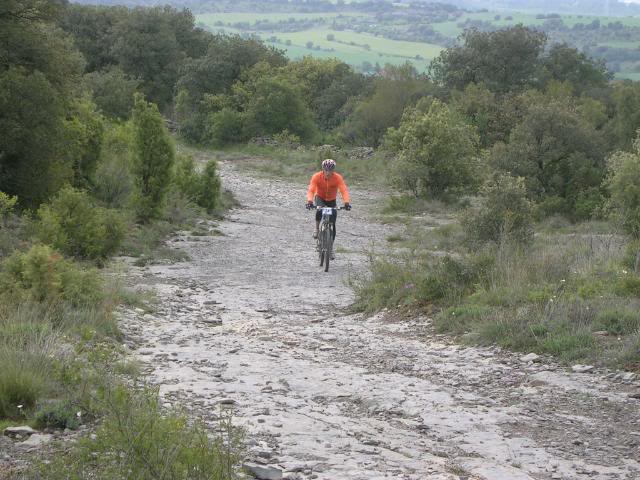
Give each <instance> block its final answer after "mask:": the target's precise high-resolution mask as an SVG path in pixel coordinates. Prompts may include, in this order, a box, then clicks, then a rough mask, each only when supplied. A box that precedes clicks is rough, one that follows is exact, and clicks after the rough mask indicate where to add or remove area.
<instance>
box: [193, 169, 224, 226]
mask: <svg viewBox="0 0 640 480" xmlns="http://www.w3.org/2000/svg"><path fill="white" fill-rule="evenodd" d="M220 186H221V185H220V177H219V176H218V172H217V163H216V161H215V160H209V161H208V162H207V164H206V165H205V166H204V171H203V172H202V176H201V178H200V192H199V195H198V205H200V206H201V207H202V208H204V209H206V210H207V212H209V213H211V212H212V211H213V210H215V209H216V208H217V207H218V206H219V205H220Z"/></svg>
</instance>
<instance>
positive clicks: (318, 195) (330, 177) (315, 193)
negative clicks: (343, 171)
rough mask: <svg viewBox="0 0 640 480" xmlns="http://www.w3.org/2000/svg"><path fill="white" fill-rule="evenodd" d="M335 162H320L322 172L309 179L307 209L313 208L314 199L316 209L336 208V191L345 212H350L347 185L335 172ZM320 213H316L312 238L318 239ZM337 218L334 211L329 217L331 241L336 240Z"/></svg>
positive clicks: (328, 159) (336, 212)
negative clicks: (331, 233) (340, 197)
mask: <svg viewBox="0 0 640 480" xmlns="http://www.w3.org/2000/svg"><path fill="white" fill-rule="evenodd" d="M335 170H336V162H335V160H332V159H330V158H327V159H326V160H324V161H323V162H322V171H320V172H318V173H315V174H314V175H313V176H312V177H311V181H310V182H309V190H307V209H309V210H310V209H312V208H314V205H313V200H314V198H315V201H316V205H317V206H318V207H332V208H336V206H337V198H338V190H340V195H342V201H344V208H345V210H351V203H350V202H351V199H350V197H349V190H348V189H347V184H346V183H344V179H343V178H342V175H340V174H339V173H337V172H336V171H335ZM321 217H322V212H321V211H320V210H317V211H316V230H315V232H314V234H313V238H318V231H319V229H320V219H321ZM337 217H338V211H337V210H334V212H333V215H332V216H331V223H332V224H333V239H334V240H335V238H336V218H337Z"/></svg>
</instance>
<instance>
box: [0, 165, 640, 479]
mask: <svg viewBox="0 0 640 480" xmlns="http://www.w3.org/2000/svg"><path fill="white" fill-rule="evenodd" d="M221 171H222V175H223V179H224V184H225V186H226V187H227V188H228V189H230V190H232V191H233V193H234V195H235V196H236V198H237V199H238V200H239V201H240V203H241V204H242V205H243V206H242V207H240V208H237V209H235V210H233V211H232V212H230V214H229V216H228V218H227V220H225V221H224V222H221V223H220V224H215V225H214V224H213V222H203V224H202V225H201V226H202V227H203V228H204V229H207V227H208V228H209V229H210V230H211V232H212V235H211V236H200V235H197V236H196V235H193V234H192V233H191V232H182V233H181V234H179V235H177V236H175V237H173V238H172V239H171V240H170V241H169V242H168V243H169V244H170V245H171V246H173V247H175V248H179V249H182V250H184V251H185V252H186V253H188V255H189V256H190V258H191V260H190V261H188V262H183V263H178V264H173V265H155V266H149V267H133V266H132V267H131V269H130V270H131V271H130V277H129V281H130V283H131V286H132V287H134V288H139V289H151V290H154V291H155V292H156V293H157V297H158V300H159V301H158V305H157V308H156V309H155V311H154V313H152V314H151V313H145V312H144V311H143V310H137V311H123V312H122V313H121V317H122V318H121V326H122V329H123V330H124V331H125V333H126V343H127V345H128V346H129V347H130V348H131V350H132V354H133V355H134V356H135V357H136V358H137V359H139V360H140V361H141V362H142V365H143V368H144V369H145V371H146V373H147V374H148V375H149V378H150V380H151V381H152V382H154V383H156V384H158V385H160V392H161V395H162V398H163V400H162V401H163V404H164V405H165V406H166V407H167V408H170V407H180V408H185V409H186V410H187V411H189V412H190V413H191V414H192V415H193V416H195V417H199V418H201V419H202V420H203V421H205V422H206V423H207V424H209V425H210V426H211V428H212V430H214V429H217V428H219V426H220V424H219V418H220V416H221V415H223V414H224V412H225V411H228V410H229V409H232V410H233V411H234V422H235V423H236V424H238V425H241V426H242V427H244V428H245V429H246V432H247V443H248V454H247V460H246V466H247V469H248V471H250V472H253V474H254V475H255V476H256V477H258V478H262V479H279V478H288V479H299V480H306V479H327V480H329V479H331V480H343V479H353V480H374V479H388V478H393V479H401V480H423V479H434V480H440V479H442V480H444V479H448V480H454V479H468V480H471V479H476V480H479V479H484V480H503V479H504V480H529V479H540V480H542V479H602V480H613V479H628V480H631V479H639V478H640V400H639V399H637V398H635V397H636V396H637V394H638V392H640V381H639V379H638V378H637V377H636V376H635V375H634V374H632V373H624V372H606V371H599V370H597V369H592V368H578V369H577V370H578V371H579V373H578V372H574V371H572V369H571V368H566V367H563V366H560V365H558V364H555V363H553V362H551V361H549V360H548V359H544V358H539V357H537V356H535V355H530V356H527V355H521V354H513V353H509V352H504V351H500V350H499V349H497V348H469V347H462V346H459V345H456V344H455V343H453V342H452V341H451V340H450V339H448V338H447V337H444V336H441V335H436V334H435V333H434V331H433V329H432V327H431V323H430V319H429V318H428V317H411V318H407V317H406V316H405V317H398V316H397V315H394V314H393V313H392V312H382V313H381V314H378V315H375V316H372V317H365V316H362V315H358V314H350V313H349V312H348V309H347V307H348V306H349V305H350V304H351V303H352V301H353V292H352V290H351V289H350V288H349V287H348V285H347V282H346V280H347V279H348V278H349V277H350V276H351V275H357V274H362V273H364V272H366V268H367V255H366V252H368V251H371V250H373V249H381V248H383V247H384V244H385V238H386V237H387V236H388V235H390V234H392V233H396V232H394V229H397V227H393V226H388V225H386V226H385V225H381V224H380V223H378V222H377V219H378V218H379V213H378V212H379V210H380V206H381V205H382V203H383V201H384V198H383V196H382V195H381V194H376V193H372V192H370V191H366V190H362V189H359V188H354V189H353V192H352V196H353V204H354V210H353V211H352V212H349V213H346V212H341V213H340V215H339V219H338V238H337V244H338V253H337V258H336V260H335V262H333V263H332V264H331V269H330V271H329V272H328V273H324V272H323V271H321V270H320V268H319V266H318V264H317V263H318V262H317V255H316V253H315V252H314V249H313V242H312V239H311V230H312V214H311V213H309V212H307V211H305V210H304V208H303V206H304V202H305V186H304V185H290V184H288V183H286V182H283V181H273V180H267V179H257V178H251V177H250V176H248V175H246V174H243V173H240V172H239V171H238V170H236V169H235V168H234V167H233V165H229V164H223V165H221ZM433 221H434V223H438V221H439V219H437V218H436V219H433ZM216 230H219V231H221V232H222V234H223V235H218V234H215V231H216ZM25 438H27V437H25ZM25 438H22V439H20V440H19V441H20V442H23V441H24V440H25ZM17 441H18V440H16V439H15V438H14V439H10V438H8V437H6V438H5V439H4V440H3V441H0V447H2V449H4V448H5V447H6V448H7V449H8V448H9V447H11V448H13V451H16V448H17V447H16V446H17V443H16V442H17ZM22 448H24V449H28V448H32V447H28V446H26V445H25V447H22ZM5 451H8V450H5ZM7 455H9V454H6V453H5V456H7ZM0 457H2V452H0ZM0 460H1V458H0Z"/></svg>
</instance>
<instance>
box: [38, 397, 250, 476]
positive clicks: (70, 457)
mask: <svg viewBox="0 0 640 480" xmlns="http://www.w3.org/2000/svg"><path fill="white" fill-rule="evenodd" d="M103 403H104V405H103V408H104V410H105V411H106V417H105V418H104V419H103V421H102V422H101V424H100V426H99V427H98V429H97V431H96V434H95V436H94V438H83V439H81V440H80V441H79V442H78V443H77V444H76V445H75V447H74V449H73V450H72V451H71V452H70V453H69V454H67V455H66V456H64V457H58V458H57V459H55V460H54V461H53V462H52V464H50V465H46V466H45V465H42V467H41V468H42V469H43V471H46V472H47V476H46V478H49V479H54V480H55V479H66V478H69V477H70V476H71V477H72V478H85V477H86V475H87V473H88V472H91V475H90V476H91V477H92V478H93V477H95V478H101V479H106V480H109V479H113V480H115V479H120V478H123V473H124V472H126V473H124V476H125V477H126V478H135V479H139V480H187V479H189V480H232V479H234V478H236V475H235V471H234V468H235V466H236V465H237V463H238V461H239V460H240V458H241V456H240V440H241V436H240V434H239V432H238V431H237V430H236V429H235V428H234V427H233V426H231V424H230V420H225V421H224V422H223V423H222V425H221V426H222V427H224V429H225V431H224V433H223V434H222V435H219V436H218V437H215V438H210V437H209V436H208V434H207V431H206V430H205V428H204V427H203V426H201V425H199V424H195V425H190V423H189V422H188V421H187V417H186V416H185V415H181V414H178V413H174V412H164V411H162V409H161V407H160V402H159V399H158V395H157V391H156V390H151V389H146V390H143V391H131V390H127V389H126V388H124V387H115V388H113V387H110V388H109V389H108V391H107V393H106V395H105V400H104V402H103Z"/></svg>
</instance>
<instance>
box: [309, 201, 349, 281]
mask: <svg viewBox="0 0 640 480" xmlns="http://www.w3.org/2000/svg"><path fill="white" fill-rule="evenodd" d="M316 209H317V210H321V211H322V217H321V218H320V230H319V232H318V239H317V244H316V249H317V250H318V256H319V257H320V266H321V267H322V266H323V265H324V271H325V272H328V271H329V261H330V260H333V232H334V228H335V226H334V225H333V223H332V222H331V217H332V216H333V215H334V214H335V211H336V210H344V209H345V208H344V207H340V208H332V207H316Z"/></svg>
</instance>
